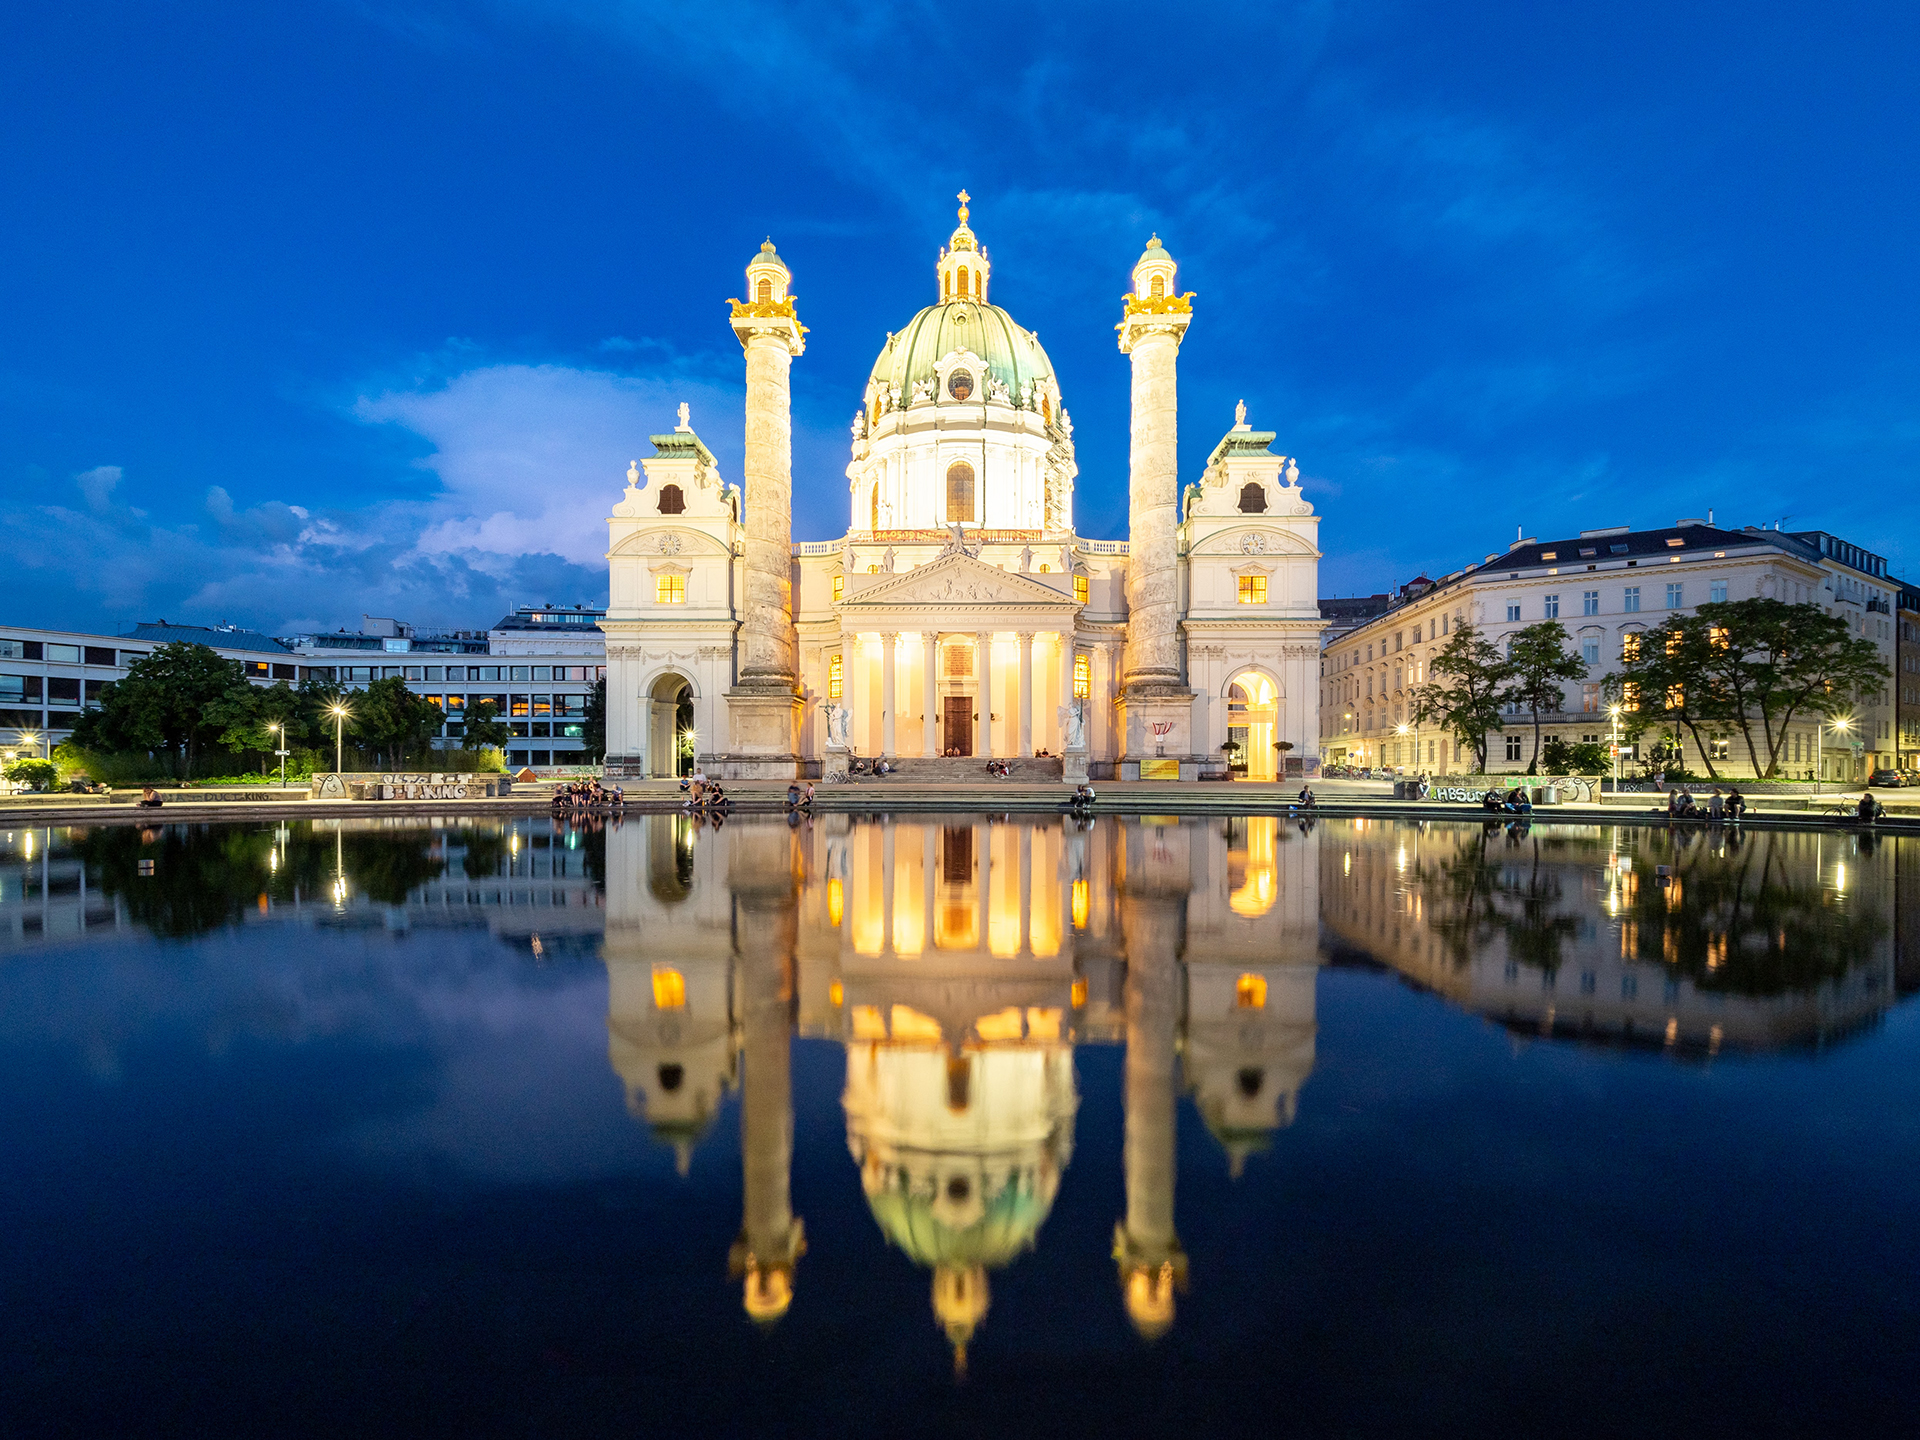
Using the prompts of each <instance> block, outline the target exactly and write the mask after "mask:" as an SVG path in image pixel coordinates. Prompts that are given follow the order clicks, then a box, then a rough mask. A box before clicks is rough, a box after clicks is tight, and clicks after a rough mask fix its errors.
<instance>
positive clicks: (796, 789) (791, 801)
mask: <svg viewBox="0 0 1920 1440" xmlns="http://www.w3.org/2000/svg"><path fill="white" fill-rule="evenodd" d="M799 805H800V782H799V781H798V780H795V781H794V782H792V783H791V784H789V785H788V786H787V809H789V810H794V809H797V808H799Z"/></svg>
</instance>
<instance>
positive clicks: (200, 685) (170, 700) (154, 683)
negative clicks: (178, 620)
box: [73, 641, 254, 775]
mask: <svg viewBox="0 0 1920 1440" xmlns="http://www.w3.org/2000/svg"><path fill="white" fill-rule="evenodd" d="M252 692H253V687H252V686H250V685H249V684H248V683H247V679H246V674H245V672H244V671H243V670H242V669H241V667H240V662H239V661H238V660H223V659H221V658H220V657H219V656H218V655H216V654H214V652H213V651H212V650H210V649H209V648H208V647H207V646H205V645H195V644H193V643H191V642H189V641H173V642H170V643H168V644H165V645H161V646H159V647H157V648H156V649H155V650H154V651H153V652H152V653H151V654H148V655H145V656H142V657H141V658H140V659H138V660H135V661H133V662H132V663H131V664H129V665H128V666H127V674H126V678H125V679H122V680H116V681H114V682H113V683H112V684H110V685H108V686H107V687H106V688H105V689H104V690H102V691H101V693H100V703H99V708H98V709H97V710H89V711H86V712H85V713H83V714H82V715H81V717H80V719H79V721H78V722H77V723H76V724H75V726H74V734H73V744H74V745H75V747H76V748H78V749H82V750H104V751H122V752H124V751H129V750H132V751H163V752H165V753H166V754H168V755H169V756H170V757H171V758H172V759H173V760H174V762H175V765H176V768H177V770H178V772H179V773H180V774H182V775H191V774H192V773H193V767H194V762H195V760H196V759H197V758H198V757H199V754H200V752H201V751H202V750H203V749H205V748H206V747H208V746H212V745H217V744H219V743H220V737H221V736H222V735H223V734H224V733H225V732H226V731H227V729H228V728H229V727H230V726H231V725H233V724H235V723H236V722H237V721H238V720H240V719H241V718H242V717H244V716H247V715H249V714H251V712H252V707H253V705H254V699H253V693H252Z"/></svg>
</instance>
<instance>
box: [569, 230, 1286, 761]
mask: <svg viewBox="0 0 1920 1440" xmlns="http://www.w3.org/2000/svg"><path fill="white" fill-rule="evenodd" d="M1175 271H1176V267H1175V264H1174V261H1173V259H1172V257H1171V256H1169V255H1168V254H1167V252H1166V250H1165V249H1164V248H1162V247H1161V246H1160V244H1159V242H1158V240H1155V241H1154V242H1152V244H1151V245H1150V246H1149V247H1148V250H1147V252H1146V254H1144V255H1143V256H1142V257H1141V260H1140V263H1139V264H1138V265H1137V266H1136V268H1135V271H1134V287H1133V290H1132V291H1131V292H1130V293H1129V294H1128V295H1127V297H1126V298H1125V301H1124V316H1123V323H1122V327H1121V329H1122V336H1121V343H1122V347H1123V348H1124V349H1127V350H1128V351H1129V353H1130V354H1131V356H1132V358H1133V363H1134V369H1135V376H1136V380H1135V387H1134V389H1135V408H1136V414H1135V419H1134V430H1135V444H1134V446H1133V469H1134V474H1133V476H1132V483H1131V485H1130V495H1131V500H1132V507H1131V526H1132V530H1133V534H1132V536H1131V537H1130V538H1131V541H1132V544H1131V545H1129V543H1128V542H1127V541H1110V540H1093V539H1088V538H1086V537H1083V536H1081V535H1080V534H1079V533H1078V532H1077V531H1076V529H1075V528H1074V523H1073V495H1074V485H1075V480H1076V476H1077V474H1078V468H1077V465H1076V463H1075V460H1074V450H1073V425H1072V420H1071V418H1070V416H1069V414H1068V412H1067V409H1066V407H1065V405H1064V403H1063V399H1062V394H1061V390H1060V385H1059V380H1058V377H1057V376H1056V375H1055V373H1054V370H1053V366H1052V363H1051V362H1050V361H1049V360H1048V358H1047V355H1046V352H1045V351H1044V350H1043V349H1042V348H1041V347H1040V344H1039V341H1038V340H1037V339H1036V338H1035V337H1034V336H1033V335H1032V333H1031V332H1030V331H1027V330H1025V329H1023V328H1022V327H1021V326H1019V325H1018V324H1017V323H1015V322H1014V320H1013V319H1012V317H1011V316H1009V315H1008V314H1007V312H1006V311H1004V310H1002V309H1001V308H1000V307H998V306H996V305H993V304H991V303H989V301H988V299H987V295H988V293H989V285H990V283H991V261H990V259H989V257H988V255H987V253H986V252H985V251H984V250H983V249H981V248H980V246H979V243H978V241H977V239H976V237H975V236H974V234H973V232H972V231H971V230H970V229H968V227H967V225H966V211H965V210H964V209H963V210H962V212H961V224H960V226H959V228H958V229H956V230H955V231H954V233H953V235H952V237H951V239H950V240H949V242H948V245H947V247H946V248H945V249H943V251H942V252H941V256H940V259H939V262H938V265H937V272H936V274H937V285H938V299H937V300H936V303H934V304H932V305H930V306H928V307H927V308H926V309H924V310H922V311H921V312H920V313H919V314H918V315H916V316H915V317H914V318H913V319H912V320H911V321H910V322H909V324H908V325H907V327H906V328H904V329H903V330H900V331H898V332H895V333H894V334H891V335H889V336H888V337H887V341H886V344H885V346H884V347H883V348H882V350H881V352H880V355H879V357H878V359H877V360H876V361H875V363H874V366H873V368H872V371H871V373H870V375H869V376H868V379H867V383H866V386H865V388H864V390H863V391H862V393H861V396H860V410H859V412H858V413H857V414H856V416H855V417H854V422H853V427H852V447H851V449H852V454H851V460H850V463H849V464H848V466H847V471H846V476H847V483H848V501H849V526H848V529H847V531H846V533H845V534H844V535H843V536H842V537H841V538H840V539H838V540H835V541H831V542H817V543H804V544H798V545H796V544H793V543H792V542H791V539H790V538H789V537H788V528H789V522H788V518H787V517H788V514H789V512H790V497H791V487H792V484H793V480H792V478H791V476H790V473H789V472H790V461H789V458H788V456H789V447H788V446H787V444H786V443H785V442H786V437H787V435H788V433H789V431H790V420H789V418H788V415H787V409H786V406H787V391H786V385H785V376H786V365H787V364H788V363H790V361H791V359H792V358H793V357H794V356H796V355H798V354H799V353H800V350H801V349H802V348H803V341H802V337H803V336H804V334H805V331H804V327H802V326H800V324H799V321H798V317H797V314H796V312H795V309H794V301H793V298H792V296H791V294H790V293H789V292H788V290H787V283H788V280H789V278H790V277H789V274H788V271H787V269H786V266H785V265H784V263H782V262H781V261H780V260H779V257H778V256H777V255H775V254H774V252H773V250H772V248H771V246H768V247H763V249H762V253H761V254H760V255H759V256H756V257H755V260H754V262H753V264H752V265H750V266H749V267H748V284H749V295H750V296H753V297H754V298H753V299H750V300H749V301H747V302H735V304H734V322H733V323H734V328H735V330H736V332H738V333H739V334H740V335H741V339H742V344H743V346H744V347H745V350H746V355H747V365H748V371H749V382H750V384H749V395H748V406H747V409H748V414H747V432H748V442H749V443H748V473H747V475H746V477H745V493H744V495H742V493H741V492H740V490H738V489H736V488H734V487H732V486H729V485H728V484H726V483H725V482H724V481H723V480H722V479H721V477H720V476H719V474H718V471H717V468H716V467H715V464H714V460H713V456H712V454H711V452H710V451H709V450H708V449H707V447H706V446H705V445H704V444H702V443H701V441H700V440H699V438H698V436H697V435H695V434H694V432H693V430H692V428H691V426H690V424H689V423H688V421H687V418H686V416H685V415H684V413H683V414H682V417H681V422H680V425H679V426H678V427H677V428H676V429H675V430H674V431H673V432H671V433H670V434H664V435H658V436H655V437H653V444H654V446H655V450H656V453H655V455H654V456H653V457H652V458H650V459H647V460H645V461H639V462H636V464H635V466H634V468H633V469H631V470H630V471H629V476H628V488H627V493H626V496H625V498H623V499H622V500H621V501H620V502H619V503H618V504H617V505H615V506H614V507H613V514H612V516H611V518H610V520H609V522H608V523H609V539H610V545H609V549H608V563H609V567H610V570H611V576H610V595H611V600H610V606H609V610H608V614H607V617H606V620H605V621H604V622H603V628H604V629H605V631H606V635H607V699H608V734H607V765H608V769H609V771H610V773H613V774H617V775H629V776H671V775H674V774H676V773H684V772H685V771H686V770H688V769H690V768H691V767H692V766H693V765H695V764H698V765H700V766H701V767H702V768H704V769H705V770H706V771H707V772H708V773H709V774H713V775H719V776H770V775H793V776H795V777H801V776H807V775H813V774H819V773H822V771H823V770H826V771H829V772H830V771H831V770H832V769H833V768H834V766H835V765H836V763H838V764H844V763H845V761H846V760H847V758H848V757H850V756H856V755H857V756H881V755H885V756H888V757H892V758H894V759H896V760H901V761H904V762H907V765H908V768H912V767H913V766H916V765H917V766H920V767H923V769H924V770H925V771H926V773H935V772H937V771H940V770H945V771H947V772H953V773H965V772H968V771H971V770H972V769H973V768H976V767H975V766H973V765H966V766H960V765H958V763H957V762H959V761H961V760H967V761H974V762H978V761H982V760H984V759H985V758H986V757H1002V758H1008V759H1016V760H1017V759H1028V760H1034V761H1036V762H1041V761H1044V762H1045V763H1036V764H1034V765H1032V766H1030V767H1029V773H1030V774H1034V775H1041V776H1044V775H1048V774H1053V773H1059V774H1061V776H1062V778H1065V779H1073V778H1075V777H1077V776H1078V775H1080V774H1082V773H1088V774H1091V775H1093V776H1095V777H1100V776H1111V775H1116V774H1126V775H1132V774H1136V773H1139V770H1140V766H1141V764H1142V762H1143V761H1156V762H1159V763H1157V764H1149V765H1147V766H1146V771H1147V773H1148V774H1150V775H1152V774H1159V775H1161V776H1163V777H1165V778H1173V777H1174V775H1175V774H1178V775H1179V776H1180V777H1182V778H1189V779H1190V778H1194V777H1195V776H1196V775H1197V774H1199V773H1202V772H1206V771H1213V772H1221V773H1227V772H1231V773H1233V774H1243V775H1246V776H1248V777H1250V778H1270V777H1275V776H1277V775H1284V774H1286V773H1289V772H1291V773H1296V774H1297V773H1306V774H1311V773H1314V772H1315V770H1316V769H1317V765H1318V755H1319V743H1318V740H1319V737H1318V732H1317V728H1316V722H1317V719H1318V715H1317V706H1316V689H1315V687H1316V683H1317V680H1316V674H1315V668H1316V666H1317V664H1318V655H1319V632H1320V629H1321V621H1320V618H1319V610H1318V604H1317V598H1316V590H1317V577H1318V566H1319V545H1318V533H1317V532H1318V526H1319V520H1318V517H1317V516H1315V515H1314V513H1313V507H1312V506H1311V505H1310V504H1309V503H1308V502H1307V501H1306V500H1305V499H1304V498H1303V497H1302V495H1301V492H1300V486H1299V472H1298V470H1297V468H1295V467H1294V466H1293V464H1292V463H1291V462H1290V461H1289V460H1288V459H1287V458H1286V457H1284V456H1281V455H1277V454H1275V453H1273V452H1272V451H1271V450H1270V449H1269V446H1270V445H1271V443H1272V442H1273V440H1274V438H1275V437H1274V435H1273V434H1272V433H1270V432H1263V431H1255V430H1253V429H1252V428H1251V427H1250V426H1249V425H1248V424H1247V423H1246V421H1245V417H1244V414H1242V415H1241V416H1240V417H1239V418H1238V420H1237V423H1236V424H1235V425H1234V426H1233V428H1232V429H1231V430H1229V431H1228V432H1227V434H1226V435H1225V437H1224V438H1223V439H1222V440H1221V441H1220V443H1219V445H1218V446H1216V447H1215V449H1214V452H1213V454H1212V456H1211V457H1210V459H1209V461H1208V464H1207V468H1206V471H1205V473H1204V474H1203V475H1202V476H1201V477H1200V478H1199V479H1198V480H1197V481H1195V482H1194V483H1192V484H1189V485H1187V486H1186V487H1185V489H1184V493H1183V491H1182V487H1181V485H1180V483H1179V477H1178V475H1177V473H1176V466H1175V455H1176V451H1175V449H1174V444H1175V426H1176V422H1177V400H1176V391H1175V377H1174V366H1175V361H1176V357H1177V352H1178V349H1179V345H1180V343H1181V336H1182V334H1183V333H1184V331H1185V329H1186V327H1187V324H1188V322H1189V321H1190V320H1191V305H1190V302H1189V300H1188V297H1184V296H1180V295H1178V294H1176V293H1175V292H1174V289H1173V279H1174V275H1175ZM763 350H764V351H766V354H762V353H761V352H762V351H763ZM775 350H777V351H778V353H777V354H775V353H774V352H775ZM774 368H777V369H778V370H779V374H778V375H777V376H773V375H772V374H771V369H774ZM776 382H777V383H776ZM1143 436H1144V438H1142V437H1143ZM642 467H644V469H645V480H644V484H643V483H641V476H640V469H641V468H642ZM803 483H804V477H803ZM756 492H758V494H759V497H760V499H761V501H762V502H763V503H764V505H765V507H766V511H767V513H766V514H764V515H762V516H761V517H760V520H761V522H762V523H760V524H758V525H757V526H756V524H755V523H754V517H755V508H756ZM780 546H784V549H785V553H787V554H788V556H789V565H788V570H787V572H786V581H787V584H786V587H785V589H784V591H783V590H782V587H781V586H780V584H779V583H778V580H779V577H778V576H776V575H771V574H762V573H760V571H761V569H764V566H762V567H758V568H757V567H756V565H755V561H754V557H755V555H757V554H758V555H765V554H772V553H778V552H777V549H776V547H780ZM1130 552H1131V553H1130ZM1130 564H1132V565H1134V566H1135V568H1136V571H1137V573H1135V574H1134V575H1132V576H1131V577H1130V575H1129V566H1130ZM1140 595H1146V596H1149V597H1150V600H1149V601H1148V602H1146V603H1147V604H1148V611H1149V613H1148V614H1147V616H1146V619H1147V621H1148V622H1149V628H1151V630H1152V632H1153V633H1152V634H1151V636H1148V635H1145V634H1144V633H1142V634H1139V635H1136V634H1135V630H1136V629H1137V628H1138V626H1139V625H1140V623H1141V619H1140V617H1139V616H1137V615H1136V614H1135V613H1134V611H1133V608H1132V607H1131V606H1130V597H1137V596H1140ZM1134 603H1135V604H1137V603H1140V602H1138V601H1137V600H1136V601H1135V602H1134ZM1129 647H1131V651H1130V648H1129ZM1129 653H1133V654H1134V655H1136V657H1138V663H1137V664H1136V665H1135V669H1136V670H1138V671H1139V672H1140V673H1139V674H1138V675H1134V676H1130V675H1129V674H1128V673H1127V668H1126V667H1127V663H1128V662H1127V656H1128V654H1129ZM789 656H791V657H792V659H791V662H789V661H788V658H787V657H789ZM756 657H758V658H756ZM789 663H790V664H791V667H792V669H793V674H792V675H791V676H787V675H785V674H784V673H782V672H783V667H786V666H787V665H788V664H789ZM788 716H791V717H792V719H791V722H790V723H791V727H792V728H791V732H790V734H789V733H788V732H787V731H786V730H785V729H784V728H783V727H785V726H786V725H787V724H788V723H789V721H788V718H787V717H788ZM1136 732H1137V733H1136ZM842 736H844V740H842V738H841V737H842ZM1230 740H1231V741H1234V742H1236V744H1237V748H1235V749H1233V750H1231V751H1229V750H1228V749H1227V748H1226V747H1227V746H1228V742H1229V741H1230ZM1056 760H1058V761H1060V762H1062V764H1061V766H1060V768H1059V769H1058V770H1057V771H1056V768H1055V765H1054V763H1053V762H1054V761H1056ZM929 762H939V763H938V764H932V765H930V764H929Z"/></svg>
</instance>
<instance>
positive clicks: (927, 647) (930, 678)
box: [920, 630, 940, 759]
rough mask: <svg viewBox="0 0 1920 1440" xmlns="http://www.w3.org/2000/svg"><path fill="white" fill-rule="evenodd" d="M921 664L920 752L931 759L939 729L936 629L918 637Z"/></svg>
mask: <svg viewBox="0 0 1920 1440" xmlns="http://www.w3.org/2000/svg"><path fill="white" fill-rule="evenodd" d="M920 654H921V665H922V666H923V667H924V668H923V669H922V671H921V675H920V683H921V685H922V686H923V687H924V689H925V697H924V699H923V701H922V709H924V710H925V711H926V714H925V715H924V716H923V717H922V719H921V721H920V725H921V733H920V753H921V754H922V755H925V756H926V757H927V758H928V759H932V758H933V757H934V756H935V755H938V754H939V753H940V729H939V726H938V724H937V723H936V720H935V712H936V711H937V710H938V709H939V708H940V693H939V672H938V671H937V670H935V668H934V667H935V666H936V665H937V664H939V661H940V636H939V633H938V632H937V631H933V630H929V631H927V632H926V633H925V634H924V635H922V636H921V637H920Z"/></svg>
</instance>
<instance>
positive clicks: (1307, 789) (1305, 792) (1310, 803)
mask: <svg viewBox="0 0 1920 1440" xmlns="http://www.w3.org/2000/svg"><path fill="white" fill-rule="evenodd" d="M1316 803H1317V802H1316V801H1315V800H1314V798H1313V787H1312V786H1310V785H1302V786H1301V787H1300V801H1299V805H1300V808H1301V809H1302V810H1311V809H1313V807H1314V805H1315V804H1316Z"/></svg>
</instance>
